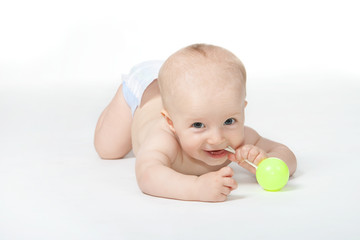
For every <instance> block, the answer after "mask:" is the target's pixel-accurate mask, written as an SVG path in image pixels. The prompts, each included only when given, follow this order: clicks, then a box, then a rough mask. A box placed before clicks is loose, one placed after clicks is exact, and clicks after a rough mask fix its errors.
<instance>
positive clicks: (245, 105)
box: [244, 100, 247, 108]
mask: <svg viewBox="0 0 360 240" xmlns="http://www.w3.org/2000/svg"><path fill="white" fill-rule="evenodd" d="M246 106H247V101H246V100H245V106H244V108H246Z"/></svg>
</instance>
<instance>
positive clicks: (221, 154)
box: [205, 149, 228, 158]
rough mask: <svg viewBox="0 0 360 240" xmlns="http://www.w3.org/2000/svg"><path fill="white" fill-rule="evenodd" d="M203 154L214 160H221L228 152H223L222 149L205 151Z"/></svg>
mask: <svg viewBox="0 0 360 240" xmlns="http://www.w3.org/2000/svg"><path fill="white" fill-rule="evenodd" d="M205 152H207V153H208V154H209V155H210V156H211V157H214V158H221V157H224V156H226V155H227V154H228V152H227V151H225V150H224V149H220V150H212V151H208V150H206V151H205Z"/></svg>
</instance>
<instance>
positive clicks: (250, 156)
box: [247, 147, 260, 162]
mask: <svg viewBox="0 0 360 240" xmlns="http://www.w3.org/2000/svg"><path fill="white" fill-rule="evenodd" d="M259 154H260V150H259V149H258V148H257V147H253V148H251V149H250V150H249V153H248V157H247V160H249V161H250V162H254V161H255V159H256V158H257V157H258V156H259Z"/></svg>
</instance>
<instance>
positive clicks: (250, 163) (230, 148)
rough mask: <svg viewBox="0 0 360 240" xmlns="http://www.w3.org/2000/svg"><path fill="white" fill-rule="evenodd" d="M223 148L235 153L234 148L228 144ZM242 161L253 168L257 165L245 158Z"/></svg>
mask: <svg viewBox="0 0 360 240" xmlns="http://www.w3.org/2000/svg"><path fill="white" fill-rule="evenodd" d="M224 150H226V151H228V152H231V153H233V154H235V150H234V149H233V148H232V147H230V146H227V147H226V148H225V149H224ZM244 161H245V162H247V163H248V164H249V165H250V166H252V167H254V168H255V169H257V166H256V165H255V164H254V163H252V162H250V161H249V160H247V159H245V160H244Z"/></svg>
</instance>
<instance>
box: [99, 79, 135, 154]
mask: <svg viewBox="0 0 360 240" xmlns="http://www.w3.org/2000/svg"><path fill="white" fill-rule="evenodd" d="M131 122H132V114H131V109H130V107H129V105H128V104H127V103H126V101H125V99H124V95H123V92H122V85H121V86H120V87H119V89H118V91H117V92H116V94H115V97H114V98H113V99H112V100H111V102H110V104H109V105H108V106H107V107H106V108H105V110H104V111H103V113H102V114H101V116H100V118H99V120H98V123H97V125H96V129H95V139H94V144H95V149H96V151H97V153H98V154H99V156H100V157H101V158H104V159H118V158H122V157H124V156H125V155H126V154H127V153H128V152H130V150H131Z"/></svg>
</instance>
